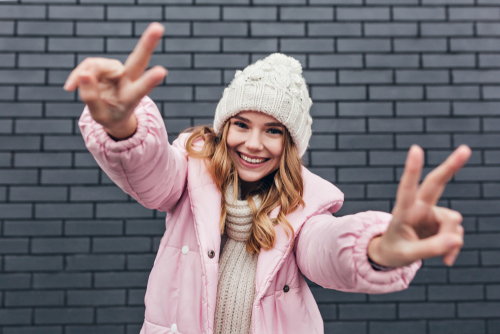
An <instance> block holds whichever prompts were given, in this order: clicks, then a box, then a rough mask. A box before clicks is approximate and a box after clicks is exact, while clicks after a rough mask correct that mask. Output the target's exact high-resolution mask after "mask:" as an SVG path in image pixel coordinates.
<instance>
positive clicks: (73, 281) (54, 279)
mask: <svg viewBox="0 0 500 334" xmlns="http://www.w3.org/2000/svg"><path fill="white" fill-rule="evenodd" d="M90 284H91V274H90V273H64V272H62V273H53V274H45V273H36V274H33V287H34V288H35V289H50V288H57V289H64V288H89V287H90V286H91V285H90Z"/></svg>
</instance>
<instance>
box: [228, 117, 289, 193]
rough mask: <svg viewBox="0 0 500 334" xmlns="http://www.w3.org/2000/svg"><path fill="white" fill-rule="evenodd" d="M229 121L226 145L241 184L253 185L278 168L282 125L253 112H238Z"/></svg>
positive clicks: (281, 144)
mask: <svg viewBox="0 0 500 334" xmlns="http://www.w3.org/2000/svg"><path fill="white" fill-rule="evenodd" d="M229 122H230V125H229V131H228V134H227V146H228V149H229V152H230V154H231V156H232V158H233V160H234V162H235V164H236V170H237V171H238V176H239V178H240V179H241V181H242V183H241V186H242V188H246V189H249V188H253V186H252V185H254V186H255V185H256V184H258V183H259V181H260V180H261V179H262V178H263V177H265V176H267V175H269V174H270V173H272V172H274V171H275V170H277V169H278V168H279V164H280V159H281V154H282V153H283V146H284V145H283V131H285V128H284V126H283V125H282V124H281V123H279V122H278V121H277V120H276V119H275V118H274V117H272V116H269V115H266V114H263V113H260V112H257V111H242V112H240V113H239V114H238V115H236V116H233V117H231V118H230V119H229ZM242 196H244V191H242Z"/></svg>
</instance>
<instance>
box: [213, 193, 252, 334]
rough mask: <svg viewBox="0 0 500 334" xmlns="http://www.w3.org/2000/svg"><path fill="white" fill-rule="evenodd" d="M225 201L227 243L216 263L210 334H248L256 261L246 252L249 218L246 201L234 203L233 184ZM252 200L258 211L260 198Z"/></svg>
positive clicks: (249, 227) (249, 226) (250, 223)
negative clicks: (213, 305)
mask: <svg viewBox="0 0 500 334" xmlns="http://www.w3.org/2000/svg"><path fill="white" fill-rule="evenodd" d="M225 199H226V209H227V216H226V233H227V236H228V239H227V241H226V243H225V245H224V248H223V251H222V254H221V256H220V259H219V281H218V285H217V304H216V307H215V326H214V327H215V330H214V333H215V334H241V333H243V334H245V333H250V331H251V327H250V326H251V319H252V306H253V302H254V300H255V271H256V269H257V258H258V254H250V253H249V252H247V250H246V241H247V239H248V237H249V236H250V232H251V228H252V224H253V217H252V211H251V209H250V206H249V205H248V201H246V200H245V201H240V200H234V187H233V184H231V185H229V187H228V190H227V192H226V194H225ZM252 199H253V201H254V203H255V205H256V206H257V208H259V207H260V204H261V201H260V198H259V197H258V196H254V197H252Z"/></svg>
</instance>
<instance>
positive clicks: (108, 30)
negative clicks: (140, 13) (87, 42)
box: [76, 22, 132, 36]
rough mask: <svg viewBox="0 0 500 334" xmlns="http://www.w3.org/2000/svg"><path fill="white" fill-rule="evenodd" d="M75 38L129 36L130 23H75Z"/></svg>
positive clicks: (130, 33) (130, 30) (130, 32)
mask: <svg viewBox="0 0 500 334" xmlns="http://www.w3.org/2000/svg"><path fill="white" fill-rule="evenodd" d="M76 35H77V36H131V35H132V23H131V22H77V23H76Z"/></svg>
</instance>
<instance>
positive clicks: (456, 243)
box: [408, 233, 463, 260]
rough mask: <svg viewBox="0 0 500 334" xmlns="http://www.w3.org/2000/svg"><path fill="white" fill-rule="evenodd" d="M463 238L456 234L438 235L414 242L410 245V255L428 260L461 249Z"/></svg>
mask: <svg viewBox="0 0 500 334" xmlns="http://www.w3.org/2000/svg"><path fill="white" fill-rule="evenodd" d="M462 245H463V238H462V237H461V236H459V235H457V234H456V233H438V234H436V235H434V236H432V237H428V238H425V239H422V240H418V241H414V242H412V243H411V245H409V250H408V251H409V253H410V254H412V255H413V256H414V257H415V258H416V259H422V260H423V259H428V258H431V257H436V256H441V255H444V254H447V253H450V252H452V251H453V250H456V249H457V248H458V249H460V247H462Z"/></svg>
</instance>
